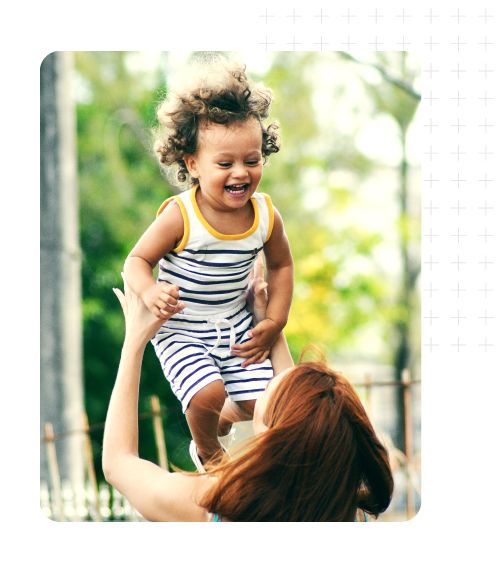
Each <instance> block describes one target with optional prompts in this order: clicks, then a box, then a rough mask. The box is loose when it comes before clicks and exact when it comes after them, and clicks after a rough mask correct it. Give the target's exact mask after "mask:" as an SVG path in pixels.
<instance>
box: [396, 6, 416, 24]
mask: <svg viewBox="0 0 500 563" xmlns="http://www.w3.org/2000/svg"><path fill="white" fill-rule="evenodd" d="M396 17H397V18H403V23H405V18H412V17H413V16H405V9H404V8H403V14H402V15H399V16H396Z"/></svg>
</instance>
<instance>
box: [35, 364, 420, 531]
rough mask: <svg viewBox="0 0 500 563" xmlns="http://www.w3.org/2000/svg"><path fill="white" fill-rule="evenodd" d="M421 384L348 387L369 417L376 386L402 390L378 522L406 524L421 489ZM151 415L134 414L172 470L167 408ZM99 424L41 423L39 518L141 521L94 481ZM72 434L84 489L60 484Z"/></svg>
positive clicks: (155, 404) (154, 406) (154, 408)
mask: <svg viewBox="0 0 500 563" xmlns="http://www.w3.org/2000/svg"><path fill="white" fill-rule="evenodd" d="M418 384H420V380H412V379H411V376H410V372H409V371H408V370H404V371H403V373H402V378H401V381H385V382H375V381H373V380H372V378H371V376H370V375H366V377H365V381H364V382H361V383H353V385H354V386H355V387H362V388H364V389H365V397H364V399H362V400H363V402H364V405H365V408H366V410H367V412H368V414H369V416H370V418H372V414H371V407H372V390H373V389H374V388H376V387H395V388H402V392H403V405H404V436H405V448H404V449H405V451H404V452H402V451H401V450H398V449H396V448H394V447H392V446H391V445H388V449H389V454H390V457H391V465H392V468H393V471H394V477H395V483H396V486H395V492H394V497H393V500H392V502H391V506H390V507H389V509H388V510H387V511H386V513H384V515H382V516H381V518H380V521H393V520H405V519H406V520H411V519H412V518H413V517H414V516H415V514H416V508H415V504H416V502H415V493H416V494H417V495H418V497H419V498H421V487H420V478H419V474H420V455H419V453H417V455H416V454H415V452H414V451H413V429H412V420H413V415H412V400H411V393H412V387H414V386H415V385H418ZM150 404H151V412H147V413H142V414H140V415H139V417H140V418H141V419H145V418H150V419H151V420H152V423H153V431H154V437H155V443H156V451H157V460H156V462H157V463H158V465H159V466H160V467H162V468H163V469H166V470H168V471H170V470H171V469H172V467H171V464H170V462H169V460H168V456H167V449H166V445H165V436H164V432H163V423H162V417H163V415H165V414H166V413H167V412H168V409H161V407H160V401H159V399H158V397H157V396H152V397H151V398H150ZM103 426H104V424H103V423H101V424H97V425H94V426H92V427H89V424H88V419H87V415H86V413H82V426H81V428H80V429H77V430H73V431H69V432H63V433H60V434H57V435H54V433H53V429H52V425H51V424H50V422H47V423H46V424H45V436H44V437H42V438H41V440H40V442H41V443H42V444H45V447H46V450H47V460H48V466H49V475H50V484H49V483H47V482H45V481H41V483H40V506H41V510H42V512H43V514H44V515H45V516H46V517H47V518H50V519H51V520H55V521H59V522H67V521H92V522H110V521H135V522H145V521H146V520H145V519H144V518H143V517H142V516H141V515H140V514H139V513H138V512H137V511H136V510H135V509H134V508H133V507H132V505H131V504H130V503H129V502H128V500H127V499H126V498H125V497H123V496H122V495H121V494H120V493H119V492H118V491H117V490H116V489H114V488H113V487H111V486H110V485H108V484H107V483H98V482H97V479H96V474H95V465H94V459H93V453H92V445H91V438H90V435H91V432H92V431H95V430H97V429H99V430H100V429H102V428H103ZM75 432H80V433H83V437H84V440H83V443H84V446H83V447H84V459H85V469H86V482H85V488H84V489H83V490H74V487H73V486H72V484H71V483H70V482H69V481H68V480H61V479H60V476H59V467H58V463H57V455H56V442H57V441H58V440H63V439H65V438H67V437H69V436H70V435H72V434H74V433H75ZM401 504H404V505H405V513H403V514H402V513H401V511H399V513H398V514H396V512H397V507H398V506H400V505H401Z"/></svg>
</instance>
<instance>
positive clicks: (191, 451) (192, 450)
mask: <svg viewBox="0 0 500 563" xmlns="http://www.w3.org/2000/svg"><path fill="white" fill-rule="evenodd" d="M189 455H190V456H191V459H192V460H193V463H194V464H195V466H196V469H197V470H198V473H206V472H207V471H206V469H205V468H204V467H203V463H201V459H200V456H199V455H198V450H197V448H196V443H195V441H194V440H191V443H190V444H189Z"/></svg>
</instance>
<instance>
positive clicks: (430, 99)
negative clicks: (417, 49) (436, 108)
mask: <svg viewBox="0 0 500 563" xmlns="http://www.w3.org/2000/svg"><path fill="white" fill-rule="evenodd" d="M403 39H404V37H403ZM410 45H411V43H410ZM424 100H429V101H430V105H431V107H432V100H439V98H433V97H432V90H431V92H430V98H424Z"/></svg>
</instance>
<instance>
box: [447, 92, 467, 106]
mask: <svg viewBox="0 0 500 563" xmlns="http://www.w3.org/2000/svg"><path fill="white" fill-rule="evenodd" d="M466 99H467V98H461V97H460V90H457V97H456V98H450V100H457V105H460V100H466Z"/></svg>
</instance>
